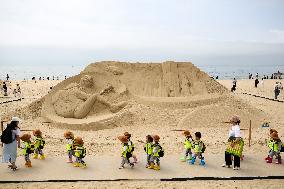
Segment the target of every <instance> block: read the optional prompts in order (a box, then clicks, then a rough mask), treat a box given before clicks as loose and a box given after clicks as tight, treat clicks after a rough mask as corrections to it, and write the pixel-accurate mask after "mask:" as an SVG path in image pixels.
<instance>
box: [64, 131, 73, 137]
mask: <svg viewBox="0 0 284 189" xmlns="http://www.w3.org/2000/svg"><path fill="white" fill-rule="evenodd" d="M64 137H65V138H69V137H74V135H73V133H72V132H71V131H66V132H65V133H64Z"/></svg>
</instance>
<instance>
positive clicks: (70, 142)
mask: <svg viewBox="0 0 284 189" xmlns="http://www.w3.org/2000/svg"><path fill="white" fill-rule="evenodd" d="M64 137H65V139H66V142H67V144H66V150H67V153H68V161H67V163H73V160H72V156H73V155H74V135H73V133H72V132H70V131H67V132H65V133H64Z"/></svg>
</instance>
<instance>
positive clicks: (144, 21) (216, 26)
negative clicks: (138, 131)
mask: <svg viewBox="0 0 284 189" xmlns="http://www.w3.org/2000/svg"><path fill="white" fill-rule="evenodd" d="M101 60H119V61H131V62H137V61H140V62H161V61H166V60H175V61H192V62H193V63H195V64H205V65H207V64H209V65H210V64H226V65H230V64H244V65H246V64H279V65H283V64H284V1H283V0H250V1H247V0H214V1H213V0H119V1H118V0H100V1H98V0H49V1H44V0H0V65H19V64H21V65H43V64H50V65H59V64H70V65H81V64H88V63H91V62H95V61H101Z"/></svg>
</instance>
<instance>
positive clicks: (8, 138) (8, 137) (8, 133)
mask: <svg viewBox="0 0 284 189" xmlns="http://www.w3.org/2000/svg"><path fill="white" fill-rule="evenodd" d="M13 141H14V140H13V136H12V130H11V129H10V128H9V127H8V126H7V128H6V129H5V130H4V131H3V132H2V135H1V142H2V143H4V144H10V143H12V142H13Z"/></svg>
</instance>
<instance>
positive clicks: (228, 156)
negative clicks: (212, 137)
mask: <svg viewBox="0 0 284 189" xmlns="http://www.w3.org/2000/svg"><path fill="white" fill-rule="evenodd" d="M232 156H233V155H232V154H230V153H228V152H225V161H226V165H232ZM234 167H241V158H240V157H239V156H234Z"/></svg>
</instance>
